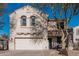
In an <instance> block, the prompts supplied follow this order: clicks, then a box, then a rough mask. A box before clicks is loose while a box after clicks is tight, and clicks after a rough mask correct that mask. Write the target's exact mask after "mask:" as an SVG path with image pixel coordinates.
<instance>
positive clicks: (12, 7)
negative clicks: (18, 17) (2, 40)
mask: <svg viewBox="0 0 79 59" xmlns="http://www.w3.org/2000/svg"><path fill="white" fill-rule="evenodd" d="M24 5H27V4H24V3H10V4H8V5H7V6H6V7H5V8H4V10H3V15H2V16H0V18H3V20H4V23H5V26H4V28H3V29H2V30H0V34H3V33H5V34H8V35H9V34H10V22H9V20H10V19H9V14H10V13H12V12H13V11H15V10H16V9H18V8H21V7H23V6H24ZM36 8H37V9H39V10H41V11H42V12H44V13H47V14H48V15H49V16H48V18H49V19H50V18H54V17H53V15H52V13H53V11H52V9H51V7H49V6H45V7H43V8H38V6H37V7H36ZM63 14H64V13H63ZM62 18H64V17H63V16H62ZM78 25H79V15H76V16H74V17H72V20H71V22H70V23H69V24H68V26H69V27H75V26H78Z"/></svg>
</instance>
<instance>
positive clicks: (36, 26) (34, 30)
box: [9, 5, 48, 50]
mask: <svg viewBox="0 0 79 59" xmlns="http://www.w3.org/2000/svg"><path fill="white" fill-rule="evenodd" d="M10 28H11V29H10V41H9V50H47V49H48V40H47V15H46V14H44V13H42V12H41V11H39V10H38V9H36V8H34V7H32V6H30V5H27V6H24V7H22V8H19V9H17V10H15V11H14V12H13V13H11V14H10Z"/></svg>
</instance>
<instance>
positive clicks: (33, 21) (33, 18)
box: [31, 16, 36, 25]
mask: <svg viewBox="0 0 79 59" xmlns="http://www.w3.org/2000/svg"><path fill="white" fill-rule="evenodd" d="M35 19H36V17H35V16H31V20H32V23H31V25H35Z"/></svg>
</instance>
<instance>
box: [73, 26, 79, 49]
mask: <svg viewBox="0 0 79 59" xmlns="http://www.w3.org/2000/svg"><path fill="white" fill-rule="evenodd" d="M73 42H74V49H79V26H76V27H74V28H73Z"/></svg>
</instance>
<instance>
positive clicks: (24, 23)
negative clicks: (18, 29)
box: [21, 15, 26, 26]
mask: <svg viewBox="0 0 79 59" xmlns="http://www.w3.org/2000/svg"><path fill="white" fill-rule="evenodd" d="M21 26H26V16H25V15H23V16H21Z"/></svg>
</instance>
